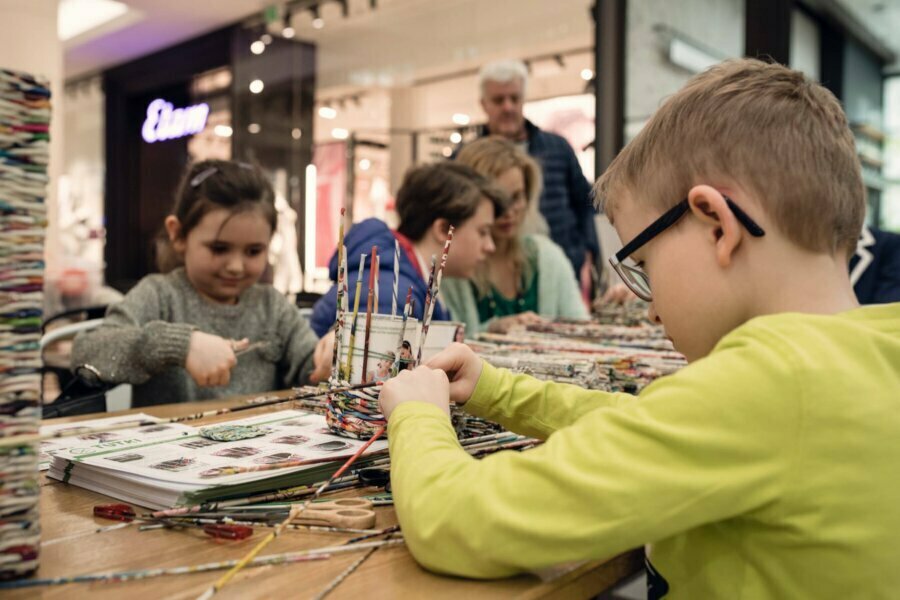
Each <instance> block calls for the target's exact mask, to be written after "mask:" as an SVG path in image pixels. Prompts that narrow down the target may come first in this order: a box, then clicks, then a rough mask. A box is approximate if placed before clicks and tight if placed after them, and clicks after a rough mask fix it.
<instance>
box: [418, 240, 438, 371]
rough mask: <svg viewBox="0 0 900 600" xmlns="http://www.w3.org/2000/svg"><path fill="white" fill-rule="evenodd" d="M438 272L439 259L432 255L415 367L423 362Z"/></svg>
mask: <svg viewBox="0 0 900 600" xmlns="http://www.w3.org/2000/svg"><path fill="white" fill-rule="evenodd" d="M436 270H437V257H436V256H435V255H434V254H432V255H431V274H430V275H429V276H428V289H427V291H426V292H425V306H423V307H422V329H421V330H420V331H419V339H418V343H417V344H416V345H417V346H418V347H419V350H418V352H417V353H416V362H415V366H419V364H420V363H421V362H422V347H423V346H424V345H425V336H426V335H428V324H429V321H428V313H429V312H430V311H431V306H432V304H433V303H434V277H435V273H436Z"/></svg>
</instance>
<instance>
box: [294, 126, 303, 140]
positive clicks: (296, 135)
mask: <svg viewBox="0 0 900 600" xmlns="http://www.w3.org/2000/svg"><path fill="white" fill-rule="evenodd" d="M291 137H292V138H294V139H295V140H299V139H300V138H301V137H303V132H302V131H300V128H299V127H294V128H293V129H291Z"/></svg>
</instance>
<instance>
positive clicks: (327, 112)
mask: <svg viewBox="0 0 900 600" xmlns="http://www.w3.org/2000/svg"><path fill="white" fill-rule="evenodd" d="M319 116H320V117H322V118H323V119H333V118H335V117H336V116H337V111H336V110H334V109H333V108H331V107H330V106H320V107H319Z"/></svg>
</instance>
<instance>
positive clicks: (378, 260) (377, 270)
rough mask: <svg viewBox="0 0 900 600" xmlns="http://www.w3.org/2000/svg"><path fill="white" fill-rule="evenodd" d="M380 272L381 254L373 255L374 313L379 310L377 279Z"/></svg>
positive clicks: (378, 282) (379, 291)
mask: <svg viewBox="0 0 900 600" xmlns="http://www.w3.org/2000/svg"><path fill="white" fill-rule="evenodd" d="M380 273H381V256H375V308H374V311H373V312H374V313H375V314H376V315H377V314H378V312H379V308H378V307H379V306H381V304H380V303H379V300H380V299H381V280H380V279H378V276H379V274H380Z"/></svg>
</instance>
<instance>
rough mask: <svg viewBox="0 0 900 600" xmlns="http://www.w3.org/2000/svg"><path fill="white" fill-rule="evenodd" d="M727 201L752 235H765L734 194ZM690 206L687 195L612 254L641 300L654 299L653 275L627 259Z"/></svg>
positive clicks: (617, 269)
mask: <svg viewBox="0 0 900 600" xmlns="http://www.w3.org/2000/svg"><path fill="white" fill-rule="evenodd" d="M725 202H726V203H727V204H728V208H730V209H731V212H733V213H734V216H735V218H737V220H738V221H739V222H740V223H741V225H743V226H744V227H745V228H746V229H747V231H749V232H750V235H752V236H753V237H762V236H764V235H765V234H766V232H765V231H763V230H762V227H760V226H759V225H757V224H756V222H754V221H753V219H751V218H750V217H749V216H748V215H747V213H745V212H744V211H743V210H741V209H740V207H739V206H738V205H737V204H735V203H734V202H733V201H732V200H731V198H728V197H727V196H726V197H725ZM688 208H689V204H688V200H687V198H685V199H684V200H682V201H681V202H679V203H678V204H676V205H675V206H673V207H672V208H670V209H669V210H667V211H666V212H665V213H663V215H662V216H661V217H660V218H658V219H657V220H655V221H653V222H652V223H651V224H650V226H649V227H647V228H646V229H644V230H643V231H642V232H640V233H639V234H637V235H636V236H635V238H634V239H633V240H631V241H630V242H628V243H627V244H625V247H624V248H622V249H621V250H619V251H618V252H616V255H615V256H612V257H610V259H609V264H611V265H612V267H613V269H615V270H616V273H618V274H619V277H621V278H622V281H624V282H625V285H627V286H628V289H630V290H631V291H632V292H634V293H635V295H636V296H637V297H638V298H640V299H641V300H646V301H647V302H650V301H651V300H652V299H653V294H652V292H651V291H650V279H649V278H648V277H647V274H646V273H644V271H642V270H641V269H640V268H639V267H638V266H637V265H635V264H633V262H632V263H631V264H629V263H626V262H625V261H626V259H628V257H629V256H630V255H632V254H634V253H635V252H637V250H638V249H639V248H641V247H642V246H643V245H644V244H646V243H647V242H649V241H650V240H652V239H653V238H655V237H656V236H658V235H659V234H660V233H662V232H663V231H665V230H666V229H668V228H669V227H671V226H672V225H674V224H675V223H677V222H678V219H680V218H681V217H683V216H684V215H685V213H687V212H688Z"/></svg>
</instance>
